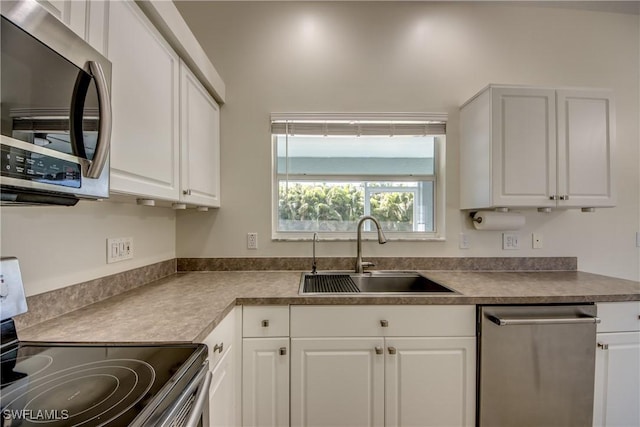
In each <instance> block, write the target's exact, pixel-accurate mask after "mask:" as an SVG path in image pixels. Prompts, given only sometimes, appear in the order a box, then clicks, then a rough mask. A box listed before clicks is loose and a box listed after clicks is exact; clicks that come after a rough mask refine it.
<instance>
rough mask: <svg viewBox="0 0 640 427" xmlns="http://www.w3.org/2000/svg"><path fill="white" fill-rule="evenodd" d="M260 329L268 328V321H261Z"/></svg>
mask: <svg viewBox="0 0 640 427" xmlns="http://www.w3.org/2000/svg"><path fill="white" fill-rule="evenodd" d="M262 327H263V328H268V327H269V321H268V320H263V321H262Z"/></svg>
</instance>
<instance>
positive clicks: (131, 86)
mask: <svg viewBox="0 0 640 427" xmlns="http://www.w3.org/2000/svg"><path fill="white" fill-rule="evenodd" d="M107 50H108V52H107V57H108V58H109V59H110V60H111V62H112V63H113V75H112V108H113V130H112V137H111V141H112V142H111V190H112V191H113V192H117V193H125V194H133V195H140V196H145V197H149V198H158V199H166V200H178V190H179V185H178V181H179V175H178V168H179V151H178V150H179V136H180V135H179V122H178V120H179V98H178V96H179V83H180V80H179V71H180V68H179V58H178V56H177V54H176V53H175V52H174V51H173V50H172V49H171V47H170V46H169V44H168V43H167V42H166V41H165V40H164V39H163V38H162V36H161V35H160V33H159V32H158V31H157V30H156V29H155V27H154V26H153V25H152V24H151V22H150V21H149V20H148V19H147V17H146V16H145V15H144V14H143V13H142V11H141V10H140V9H139V8H138V6H137V5H136V4H135V3H134V2H133V1H129V0H127V1H117V2H110V3H109V34H108V49H107Z"/></svg>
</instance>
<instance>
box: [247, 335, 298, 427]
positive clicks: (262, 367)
mask: <svg viewBox="0 0 640 427" xmlns="http://www.w3.org/2000/svg"><path fill="white" fill-rule="evenodd" d="M242 345H243V350H242V352H243V353H242V367H243V372H242V374H243V376H242V425H244V426H274V427H276V426H287V425H289V338H245V339H244V340H243V344H242Z"/></svg>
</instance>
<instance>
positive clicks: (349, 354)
mask: <svg viewBox="0 0 640 427" xmlns="http://www.w3.org/2000/svg"><path fill="white" fill-rule="evenodd" d="M383 346H384V339H383V338H292V339H291V351H292V354H291V425H293V426H383V425H384V355H383V352H382V348H383ZM376 348H377V349H378V352H379V353H380V354H376V351H375V349H376Z"/></svg>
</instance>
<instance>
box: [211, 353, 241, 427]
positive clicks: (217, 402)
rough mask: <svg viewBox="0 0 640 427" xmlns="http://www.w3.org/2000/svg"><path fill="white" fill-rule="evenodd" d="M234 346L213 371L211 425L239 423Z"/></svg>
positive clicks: (226, 425)
mask: <svg viewBox="0 0 640 427" xmlns="http://www.w3.org/2000/svg"><path fill="white" fill-rule="evenodd" d="M234 351H235V349H234V348H230V349H229V350H228V351H226V352H225V353H224V354H223V355H222V357H221V358H220V360H219V361H218V364H217V365H216V366H215V368H214V369H213V371H212V378H211V386H210V387H209V426H210V427H216V426H219V427H228V426H235V425H237V420H236V411H235V408H236V401H235V396H236V393H235V387H236V385H235V378H236V375H235V364H234V357H235V356H234Z"/></svg>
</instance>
